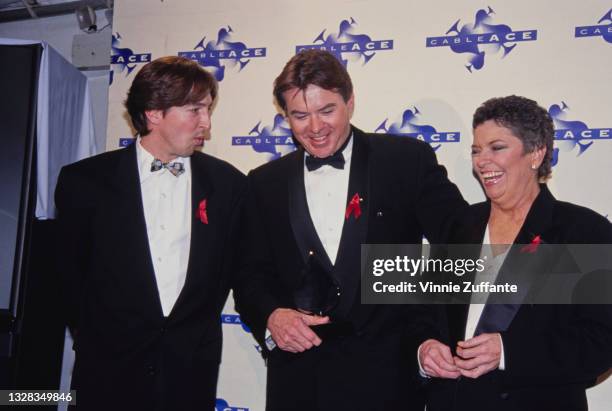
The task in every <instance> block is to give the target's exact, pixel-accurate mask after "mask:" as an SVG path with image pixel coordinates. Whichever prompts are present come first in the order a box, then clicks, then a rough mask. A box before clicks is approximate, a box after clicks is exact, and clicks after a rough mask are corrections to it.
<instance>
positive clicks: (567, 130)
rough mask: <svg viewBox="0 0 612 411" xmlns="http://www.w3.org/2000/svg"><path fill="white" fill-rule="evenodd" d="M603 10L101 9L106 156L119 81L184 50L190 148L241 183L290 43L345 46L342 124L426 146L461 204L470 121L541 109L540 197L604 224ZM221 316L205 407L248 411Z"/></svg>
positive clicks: (606, 16)
mask: <svg viewBox="0 0 612 411" xmlns="http://www.w3.org/2000/svg"><path fill="white" fill-rule="evenodd" d="M611 13H612V4H610V2H609V1H607V2H605V1H603V0H583V1H581V2H577V1H570V0H563V1H561V0H554V1H553V0H542V1H538V2H534V1H532V0H515V1H513V2H508V1H502V0H492V1H490V2H489V3H484V2H482V1H475V0H463V1H460V2H457V1H452V0H429V1H402V0H353V1H349V0H345V1H332V0H326V1H323V0H311V1H309V2H297V1H291V0H285V1H280V0H265V1H259V2H256V3H255V2H245V1H243V0H209V1H206V2H203V1H199V0H163V1H159V2H151V1H147V0H129V1H127V0H116V1H115V17H114V27H113V32H114V37H115V41H114V48H113V51H112V54H113V57H112V59H113V60H112V61H113V63H115V64H112V65H111V68H112V72H113V73H112V84H111V87H110V95H109V110H108V113H109V117H108V135H107V149H108V150H112V149H116V148H118V147H119V146H120V144H121V143H120V142H121V141H122V140H121V139H122V138H126V137H130V136H131V135H132V130H131V129H130V127H129V124H128V122H127V121H126V113H125V109H124V107H123V104H122V103H123V100H124V99H125V95H126V91H127V89H128V88H129V85H130V83H131V81H132V79H133V77H134V74H135V72H137V70H138V69H139V68H140V67H141V66H142V64H143V63H144V62H146V61H149V60H150V59H155V58H157V57H161V56H164V55H177V54H181V55H183V54H185V55H187V56H189V57H191V58H194V59H199V61H200V63H201V64H202V65H204V66H206V67H207V68H208V69H210V70H211V71H213V72H215V74H216V75H217V77H218V79H220V98H219V101H218V104H217V107H216V110H215V112H214V115H213V130H212V139H211V140H210V141H208V142H207V143H206V146H205V148H204V150H205V151H206V152H208V153H210V154H213V155H215V156H217V157H220V158H223V159H225V160H228V161H229V162H231V163H232V164H234V165H235V166H237V167H238V168H239V169H241V170H242V171H244V172H248V171H249V170H250V169H252V168H253V167H255V166H257V165H260V164H262V163H264V162H266V161H269V160H270V159H272V158H274V157H277V156H280V155H281V154H284V153H286V152H288V151H289V150H291V149H292V147H291V146H290V145H286V143H287V137H288V133H287V130H286V124H283V122H282V118H280V117H276V115H277V110H276V108H275V106H274V105H273V99H272V82H273V80H274V78H275V77H276V76H277V75H278V74H279V72H280V70H281V69H282V67H283V65H284V64H285V62H286V61H287V60H288V59H289V58H290V57H291V56H292V55H293V54H294V53H295V52H296V46H308V45H310V46H315V45H316V46H318V47H321V46H324V47H328V48H333V49H334V50H338V49H341V48H342V47H344V49H343V50H344V51H347V50H349V51H350V50H353V51H352V52H342V53H340V54H339V57H340V58H341V59H343V60H346V62H347V68H348V70H349V72H350V74H351V77H352V79H353V82H354V87H355V96H356V110H355V115H354V118H353V123H354V124H355V125H357V126H358V127H360V128H362V129H364V130H366V131H375V130H377V129H378V130H392V131H398V132H400V133H413V134H411V135H413V136H414V135H416V136H418V137H420V138H423V139H425V140H427V141H431V143H432V146H434V148H437V155H438V159H439V161H440V162H441V163H443V164H444V165H445V166H446V167H447V169H448V171H449V174H450V177H451V179H452V180H453V181H454V182H456V183H457V184H458V185H459V188H460V189H461V192H462V193H463V195H464V196H465V198H466V199H467V200H468V201H469V202H477V201H481V200H483V199H484V196H483V194H482V191H481V190H480V187H479V186H478V183H477V182H476V180H475V179H474V178H473V177H472V175H471V169H470V144H471V138H472V136H471V117H472V114H473V112H474V110H475V109H476V107H477V106H478V105H480V104H481V103H482V102H483V101H485V100H486V99H488V98H490V97H494V96H504V95H509V94H518V95H524V96H527V97H530V98H532V99H535V100H537V101H538V102H539V103H540V105H542V106H544V107H546V108H547V109H549V111H550V112H551V115H553V117H554V118H555V127H556V129H557V135H558V136H559V137H560V138H561V137H562V139H560V140H559V141H557V142H556V143H555V149H556V150H555V151H556V156H555V158H556V161H557V163H556V165H555V167H554V168H553V178H552V180H551V181H550V182H549V186H550V188H551V190H552V192H553V193H554V194H555V195H556V196H557V198H559V199H562V200H565V201H570V202H574V203H578V204H581V205H584V206H587V207H590V208H593V209H594V210H596V211H598V212H599V213H601V214H603V215H606V216H607V215H609V214H610V212H612V185H610V184H606V183H607V178H608V175H609V174H608V173H609V172H610V170H611V166H610V161H609V158H610V155H611V154H612V144H611V143H610V138H612V133H611V130H610V129H611V128H612V100H611V98H610V97H611V95H612V70H611V69H610V68H611V67H612V15H611ZM585 27H586V28H585ZM459 33H460V34H461V36H459V37H457V35H458V34H459ZM444 36H446V37H447V39H446V40H445V39H444V38H441V37H444ZM449 36H451V38H448V37H449ZM432 38H435V39H432ZM445 42H448V43H449V44H451V45H452V48H451V47H450V46H448V45H444V44H445ZM338 43H342V44H344V45H343V46H342V45H338ZM354 50H356V51H354ZM402 118H404V124H403V125H402ZM445 140H447V141H445ZM439 141H442V142H439ZM224 313H225V314H224V315H223V317H222V321H223V322H224V326H223V327H224V335H225V341H224V351H223V363H222V366H221V374H220V381H219V391H218V397H219V400H218V406H217V407H218V409H220V410H225V409H227V410H246V409H248V410H255V411H257V410H263V409H264V408H263V407H264V392H265V368H264V364H263V361H262V360H261V358H260V356H259V354H258V352H257V347H256V345H255V342H254V340H253V339H252V338H251V336H250V334H249V333H248V332H247V331H246V330H245V329H244V328H243V327H242V326H241V324H240V320H239V317H238V316H236V315H235V312H234V311H233V302H232V301H231V300H230V301H228V304H227V306H226V308H225V310H224ZM611 380H612V379H611ZM588 395H589V403H590V408H591V409H592V410H596V411H604V410H609V409H610V404H611V403H612V382H611V381H610V380H608V381H606V382H604V383H602V384H600V385H599V386H597V387H595V388H593V389H590V390H589V392H588Z"/></svg>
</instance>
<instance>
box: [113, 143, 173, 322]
mask: <svg viewBox="0 0 612 411" xmlns="http://www.w3.org/2000/svg"><path fill="white" fill-rule="evenodd" d="M136 144H138V142H134V144H131V145H129V146H128V147H126V148H124V149H122V150H123V152H122V157H121V159H120V161H119V162H118V163H117V170H116V177H115V182H116V184H117V192H118V196H117V198H116V199H115V204H114V205H113V206H114V207H115V209H116V210H117V211H116V216H117V219H116V221H113V222H112V224H116V226H117V227H121V235H122V236H124V237H125V236H128V237H130V240H128V241H126V242H127V243H128V244H131V248H130V250H129V255H130V256H129V261H127V262H125V263H126V264H129V265H133V269H132V270H131V271H132V274H133V275H134V276H140V277H142V278H141V279H140V281H138V282H139V283H140V284H142V290H141V293H142V298H143V301H144V302H143V304H151V307H155V309H156V310H157V311H158V313H159V315H160V316H163V311H162V306H161V301H160V299H159V292H158V290H157V280H156V279H155V271H154V269H153V261H152V258H151V249H150V247H149V237H148V234H147V224H146V221H145V216H144V208H143V202H142V190H141V188H140V175H139V172H138V162H137V159H136ZM109 223H110V222H109Z"/></svg>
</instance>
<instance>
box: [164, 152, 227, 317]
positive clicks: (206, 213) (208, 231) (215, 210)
mask: <svg viewBox="0 0 612 411" xmlns="http://www.w3.org/2000/svg"><path fill="white" fill-rule="evenodd" d="M214 193H215V190H214V186H213V182H212V181H211V179H210V175H209V173H208V172H207V171H206V169H205V164H204V160H203V158H202V157H200V156H198V155H193V156H191V210H190V214H191V220H190V221H191V239H190V242H189V262H188V264H187V274H186V278H185V284H184V285H183V289H182V290H181V292H180V294H179V296H178V298H177V300H176V303H175V304H174V307H173V309H172V312H171V315H172V316H173V317H176V316H177V311H179V310H181V309H182V308H183V306H184V304H185V301H198V300H199V298H205V296H200V297H199V298H189V294H190V293H192V292H193V290H194V289H198V290H207V293H209V295H215V288H216V287H217V286H218V281H219V280H220V278H214V277H213V276H211V275H209V274H210V273H213V272H216V269H215V267H213V266H212V262H213V261H218V260H219V259H218V258H216V257H217V244H216V242H215V241H214V239H215V237H217V236H216V235H215V233H217V234H219V235H218V237H219V238H220V237H221V235H220V233H218V231H219V229H220V228H219V223H220V221H219V217H220V215H221V213H220V211H221V207H222V206H227V204H219V202H218V201H216V200H217V199H216V198H215V195H214ZM201 281H206V282H209V284H207V285H206V286H205V287H195V284H196V283H198V282H201ZM215 281H216V282H215Z"/></svg>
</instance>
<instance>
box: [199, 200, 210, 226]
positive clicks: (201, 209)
mask: <svg viewBox="0 0 612 411" xmlns="http://www.w3.org/2000/svg"><path fill="white" fill-rule="evenodd" d="M197 217H198V218H199V219H200V221H201V222H202V223H203V224H208V214H206V199H204V200H202V201H200V205H199V206H198V215H197Z"/></svg>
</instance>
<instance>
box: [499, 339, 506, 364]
mask: <svg viewBox="0 0 612 411" xmlns="http://www.w3.org/2000/svg"><path fill="white" fill-rule="evenodd" d="M497 335H499V345H500V346H501V354H500V355H499V367H497V368H498V369H499V370H500V371H504V370H505V369H506V357H505V355H504V340H503V339H502V336H501V334H497Z"/></svg>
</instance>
